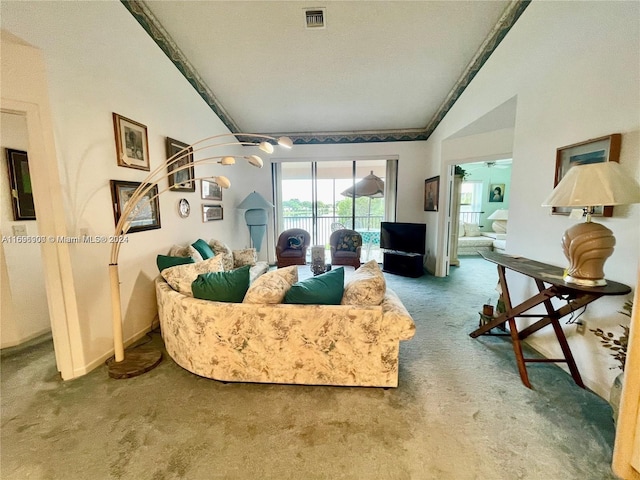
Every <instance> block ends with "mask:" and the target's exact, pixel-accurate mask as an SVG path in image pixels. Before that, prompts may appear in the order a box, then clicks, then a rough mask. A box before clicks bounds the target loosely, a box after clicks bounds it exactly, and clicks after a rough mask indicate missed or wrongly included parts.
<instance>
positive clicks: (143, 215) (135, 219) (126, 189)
mask: <svg viewBox="0 0 640 480" xmlns="http://www.w3.org/2000/svg"><path fill="white" fill-rule="evenodd" d="M110 184H111V199H112V204H113V217H114V219H115V223H116V225H117V224H118V221H119V220H120V217H121V216H122V212H123V211H124V208H125V204H126V203H127V201H128V200H129V199H130V198H131V196H132V195H133V192H134V191H135V189H136V188H138V187H139V186H140V185H141V183H140V182H125V181H122V180H110ZM157 195H158V185H154V186H153V188H152V189H151V190H149V191H148V192H147V193H146V194H145V196H144V197H143V198H142V199H141V200H140V201H139V202H138V206H137V208H136V209H134V210H133V212H132V213H131V215H130V216H129V220H131V227H130V228H129V231H128V232H127V233H134V232H141V231H143V230H153V229H156V228H160V205H159V203H158V196H157Z"/></svg>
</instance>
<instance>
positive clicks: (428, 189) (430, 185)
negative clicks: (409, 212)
mask: <svg viewBox="0 0 640 480" xmlns="http://www.w3.org/2000/svg"><path fill="white" fill-rule="evenodd" d="M439 196H440V177H439V176H438V177H431V178H428V179H426V180H425V181H424V211H425V212H437V211H438V198H439Z"/></svg>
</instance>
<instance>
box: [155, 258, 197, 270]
mask: <svg viewBox="0 0 640 480" xmlns="http://www.w3.org/2000/svg"><path fill="white" fill-rule="evenodd" d="M187 263H196V261H195V260H194V259H193V257H170V256H169V255H158V256H157V257H156V265H158V270H160V271H161V272H162V270H164V269H165V268H169V267H175V266H176V265H186V264H187Z"/></svg>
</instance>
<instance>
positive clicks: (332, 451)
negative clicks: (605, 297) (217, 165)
mask: <svg viewBox="0 0 640 480" xmlns="http://www.w3.org/2000/svg"><path fill="white" fill-rule="evenodd" d="M386 277H387V281H388V285H389V286H390V287H391V288H393V289H394V290H395V291H396V292H397V293H398V294H399V295H400V297H401V298H402V300H403V302H404V303H405V305H406V306H407V308H408V310H409V312H410V313H411V314H412V316H413V317H414V319H415V321H416V324H417V333H416V336H415V337H414V338H413V339H412V340H410V341H408V342H404V343H402V344H401V371H400V386H399V388H397V389H390V390H383V389H378V388H345V387H311V386H290V385H257V384H222V383H219V382H216V381H213V380H208V379H204V378H199V377H197V376H195V375H192V374H190V373H188V372H187V371H185V370H183V369H182V368H180V367H178V366H177V365H176V364H175V363H173V361H172V360H171V359H170V358H169V357H168V356H166V354H165V359H164V360H163V362H162V363H161V364H160V366H159V367H158V368H156V369H155V370H153V371H151V372H149V373H147V374H145V375H143V376H140V377H137V378H134V379H129V380H112V379H109V378H108V377H107V373H106V367H103V368H99V369H97V370H95V371H93V372H91V373H90V374H89V375H86V376H84V377H82V378H79V379H77V380H73V381H69V382H62V381H61V380H59V377H58V375H57V372H56V369H55V365H54V356H53V349H52V344H51V342H50V341H45V342H39V343H36V344H32V345H29V346H27V347H21V348H15V349H6V350H4V351H3V352H2V363H1V367H2V379H1V389H2V390H1V395H2V417H1V420H2V432H1V440H2V444H1V464H0V467H1V471H0V476H1V477H2V479H3V480H10V479H15V480H24V479H55V480H57V479H65V480H75V479H82V480H84V479H91V480H101V479H135V480H143V479H150V480H161V479H189V480H200V479H203V480H205V479H279V480H280V479H281V480H284V479H296V480H297V479H305V480H306V479H363V480H367V479H437V480H439V479H442V480H448V479H452V480H465V479H487V480H498V479H504V480H513V479H528V480H534V479H535V480H538V479H539V480H571V479H576V480H586V479H593V480H603V479H614V478H615V476H613V474H612V473H611V469H610V461H611V453H612V445H613V438H614V425H613V421H612V420H611V409H610V407H609V405H608V404H607V402H605V401H604V400H602V399H601V398H599V397H598V396H596V395H595V394H593V393H591V392H589V391H586V390H582V389H580V388H578V387H577V386H576V385H575V384H574V383H573V381H572V379H571V377H570V376H569V375H568V374H566V373H565V372H564V371H563V370H562V369H560V368H558V367H556V366H554V365H551V364H533V365H530V366H529V372H530V378H531V381H532V383H533V385H534V388H535V389H534V390H529V389H527V388H525V387H524V386H523V385H522V384H521V382H520V378H519V376H518V373H517V369H516V366H515V362H514V360H513V350H512V349H511V345H510V343H509V342H508V341H507V340H505V339H502V338H497V337H481V338H480V339H472V338H470V337H469V336H468V333H469V332H470V331H471V330H473V328H475V326H476V325H477V321H478V313H477V312H478V309H479V308H480V307H481V305H482V304H483V303H485V302H486V301H487V299H489V298H491V301H492V303H495V299H496V297H497V294H496V292H495V290H494V288H495V285H496V282H497V275H496V273H495V266H494V265H493V264H491V263H489V262H486V261H484V260H482V259H480V258H472V257H463V258H462V266H461V267H459V268H456V269H453V270H452V274H451V275H450V276H449V277H447V278H435V277H432V276H424V277H422V278H419V279H412V278H403V277H399V276H395V275H389V274H386ZM152 342H154V343H155V344H157V345H159V346H161V345H162V341H161V339H160V335H159V334H158V333H157V332H154V334H153V335H152Z"/></svg>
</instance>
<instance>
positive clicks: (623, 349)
mask: <svg viewBox="0 0 640 480" xmlns="http://www.w3.org/2000/svg"><path fill="white" fill-rule="evenodd" d="M632 310H633V301H632V300H628V301H627V302H625V304H624V305H623V307H622V310H619V311H618V313H621V314H623V315H626V316H627V317H631V311H632ZM620 327H621V328H622V334H621V335H619V336H616V335H615V334H614V333H612V332H605V331H604V330H602V329H601V328H596V329H590V330H591V331H592V332H593V333H594V334H595V335H596V336H597V337H599V338H600V343H601V344H602V346H603V347H604V348H606V349H609V350H611V352H612V353H611V356H612V357H613V358H615V359H616V360H617V361H618V366H616V367H611V368H612V369H615V368H619V369H620V370H622V372H620V374H619V375H618V376H617V377H616V378H615V379H614V381H613V385H612V387H611V393H610V395H609V404H610V405H611V408H612V409H613V420H614V421H616V420H617V418H618V409H619V406H620V395H621V393H622V385H623V383H624V365H625V362H626V361H627V348H628V346H629V327H628V326H627V325H620Z"/></svg>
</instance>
